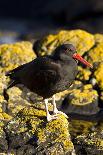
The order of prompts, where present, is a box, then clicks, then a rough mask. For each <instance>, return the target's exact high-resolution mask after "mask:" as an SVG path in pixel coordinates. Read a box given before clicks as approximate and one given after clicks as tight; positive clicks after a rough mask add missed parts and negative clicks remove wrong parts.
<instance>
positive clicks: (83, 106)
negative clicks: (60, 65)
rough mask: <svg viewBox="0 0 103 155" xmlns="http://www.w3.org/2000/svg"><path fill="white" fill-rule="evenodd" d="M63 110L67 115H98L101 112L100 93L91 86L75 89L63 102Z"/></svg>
mask: <svg viewBox="0 0 103 155" xmlns="http://www.w3.org/2000/svg"><path fill="white" fill-rule="evenodd" d="M63 107H64V108H63ZM62 108H63V111H65V113H67V114H69V113H78V114H84V115H91V114H94V113H97V112H98V111H99V108H98V93H97V91H96V90H94V89H93V88H92V85H90V84H87V85H84V86H83V87H81V88H79V89H73V90H71V91H70V93H69V94H68V96H67V97H66V98H65V100H64V101H63V104H62Z"/></svg>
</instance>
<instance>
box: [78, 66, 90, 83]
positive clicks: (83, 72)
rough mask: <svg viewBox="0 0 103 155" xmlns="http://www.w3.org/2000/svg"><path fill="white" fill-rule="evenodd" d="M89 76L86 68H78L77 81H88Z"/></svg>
mask: <svg viewBox="0 0 103 155" xmlns="http://www.w3.org/2000/svg"><path fill="white" fill-rule="evenodd" d="M90 75H91V71H90V70H89V69H87V68H85V69H84V68H82V67H81V66H79V67H78V75H77V77H76V78H77V79H79V80H81V81H88V80H89V78H90Z"/></svg>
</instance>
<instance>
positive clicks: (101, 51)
mask: <svg viewBox="0 0 103 155" xmlns="http://www.w3.org/2000/svg"><path fill="white" fill-rule="evenodd" d="M85 58H87V60H88V61H89V62H90V63H92V64H97V63H100V62H102V61H103V42H100V43H97V44H96V45H95V46H94V47H93V48H92V49H91V50H90V51H89V52H88V53H87V55H86V56H85Z"/></svg>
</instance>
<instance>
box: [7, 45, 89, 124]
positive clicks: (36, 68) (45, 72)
mask: <svg viewBox="0 0 103 155" xmlns="http://www.w3.org/2000/svg"><path fill="white" fill-rule="evenodd" d="M78 60H79V61H81V62H82V63H84V64H85V65H87V66H89V67H92V65H91V64H90V63H88V62H87V61H86V60H84V59H83V58H82V57H81V56H80V55H79V54H77V52H76V49H75V47H74V46H73V45H72V44H63V45H60V46H58V47H57V48H56V49H55V51H54V52H53V54H52V55H51V56H44V57H38V58H36V59H35V60H33V61H31V62H29V63H26V64H24V65H21V66H19V67H17V68H16V69H13V70H12V71H9V72H8V73H7V74H6V76H9V77H10V79H11V82H10V84H9V86H8V87H7V89H8V88H11V87H13V86H15V85H16V84H24V86H26V87H27V88H29V89H30V90H31V91H33V92H35V93H37V94H38V95H40V96H42V97H43V99H44V101H45V108H46V114H47V121H51V120H53V119H56V118H57V114H58V113H61V114H64V113H63V112H61V111H58V109H57V108H56V103H55V95H54V94H55V93H58V92H61V91H64V90H66V89H68V88H69V87H70V85H71V84H72V82H73V80H74V79H75V77H76V74H77V61H78ZM7 89H6V90H7ZM50 97H52V99H53V100H52V104H53V114H54V115H50V114H49V111H48V98H50ZM64 115H65V116H66V114H64ZM66 117H67V116H66Z"/></svg>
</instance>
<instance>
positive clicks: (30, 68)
mask: <svg viewBox="0 0 103 155" xmlns="http://www.w3.org/2000/svg"><path fill="white" fill-rule="evenodd" d="M59 71H60V65H59V64H57V63H55V62H54V61H53V60H52V59H50V58H48V57H39V58H36V59H35V60H33V61H31V62H29V63H27V64H24V65H21V66H19V67H17V68H16V69H13V70H12V71H10V72H9V73H8V74H7V75H8V76H9V77H10V78H11V79H12V80H14V81H18V83H19V82H20V83H22V84H24V85H25V86H27V87H29V88H31V87H34V86H35V87H36V86H37V87H42V86H47V85H52V84H53V83H55V82H56V80H58V79H59V78H60V77H59Z"/></svg>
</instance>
